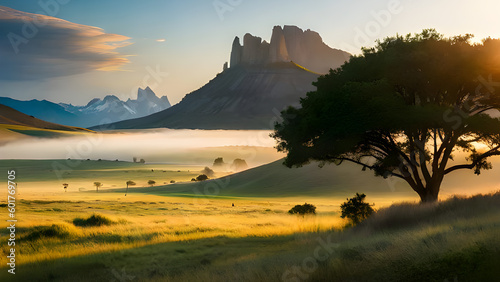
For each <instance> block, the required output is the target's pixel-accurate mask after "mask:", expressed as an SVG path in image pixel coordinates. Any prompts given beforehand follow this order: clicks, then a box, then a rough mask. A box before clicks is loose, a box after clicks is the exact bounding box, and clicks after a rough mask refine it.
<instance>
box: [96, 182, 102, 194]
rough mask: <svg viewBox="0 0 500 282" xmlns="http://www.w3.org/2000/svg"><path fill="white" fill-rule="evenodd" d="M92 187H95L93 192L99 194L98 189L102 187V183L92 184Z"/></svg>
mask: <svg viewBox="0 0 500 282" xmlns="http://www.w3.org/2000/svg"><path fill="white" fill-rule="evenodd" d="M94 186H95V191H96V192H97V193H99V188H101V187H102V183H101V182H94Z"/></svg>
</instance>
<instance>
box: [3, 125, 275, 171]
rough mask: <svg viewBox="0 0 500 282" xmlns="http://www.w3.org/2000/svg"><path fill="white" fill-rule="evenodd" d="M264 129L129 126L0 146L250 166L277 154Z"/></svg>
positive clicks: (26, 153) (45, 153)
mask: <svg viewBox="0 0 500 282" xmlns="http://www.w3.org/2000/svg"><path fill="white" fill-rule="evenodd" d="M270 133H271V131H269V130H172V129H154V130H132V131H119V132H118V131H115V132H104V133H96V134H84V135H78V136H75V137H64V138H56V139H41V138H30V139H25V140H19V141H16V142H11V143H8V144H6V145H4V146H0V158H2V159H67V158H71V159H93V160H95V159H103V160H115V159H118V160H120V161H132V159H133V157H136V158H137V159H138V160H139V159H144V160H145V161H146V162H147V163H179V164H204V165H209V164H210V163H213V160H214V159H215V158H217V157H223V158H224V161H225V162H232V161H233V160H234V159H235V158H242V159H245V160H246V161H247V163H248V164H249V165H250V166H256V165H260V164H263V163H268V162H272V161H274V160H277V159H279V158H282V157H283V156H284V155H283V154H280V153H277V152H276V149H274V148H273V147H274V146H275V144H276V143H275V140H274V139H272V138H271V137H269V134H270Z"/></svg>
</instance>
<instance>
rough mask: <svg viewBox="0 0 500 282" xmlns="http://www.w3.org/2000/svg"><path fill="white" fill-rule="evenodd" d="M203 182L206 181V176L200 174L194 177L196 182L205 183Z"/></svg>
mask: <svg viewBox="0 0 500 282" xmlns="http://www.w3.org/2000/svg"><path fill="white" fill-rule="evenodd" d="M205 180H208V176H206V175H205V174H200V175H198V176H197V177H196V181H205Z"/></svg>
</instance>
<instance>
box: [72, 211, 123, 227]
mask: <svg viewBox="0 0 500 282" xmlns="http://www.w3.org/2000/svg"><path fill="white" fill-rule="evenodd" d="M73 224H74V225H75V226H80V227H92V226H102V225H112V224H115V222H114V221H112V220H111V219H109V218H107V217H105V216H103V215H100V214H93V215H91V216H89V217H88V218H86V219H84V218H75V219H73Z"/></svg>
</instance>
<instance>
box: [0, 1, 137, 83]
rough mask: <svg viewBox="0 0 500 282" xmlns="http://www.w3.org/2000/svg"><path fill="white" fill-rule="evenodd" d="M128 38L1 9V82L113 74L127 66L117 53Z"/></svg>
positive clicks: (94, 28) (125, 58) (43, 16)
mask: <svg viewBox="0 0 500 282" xmlns="http://www.w3.org/2000/svg"><path fill="white" fill-rule="evenodd" d="M129 39H130V38H129V37H127V36H123V35H119V34H110V33H106V32H105V31H104V30H103V29H101V28H98V27H93V26H87V25H81V24H76V23H72V22H69V21H65V20H62V19H59V18H55V17H50V16H45V15H37V14H31V13H26V12H22V11H17V10H14V9H11V8H7V7H2V6H0V53H1V54H2V56H0V66H1V67H0V68H1V69H0V80H29V79H43V78H50V77H59V76H66V75H74V74H79V73H84V72H89V71H93V70H102V71H114V70H119V69H120V67H121V66H123V65H124V64H127V63H128V62H129V60H128V59H127V56H125V55H122V54H120V53H119V52H118V51H117V49H118V48H120V47H124V46H127V45H130V44H132V43H130V42H129V41H128V40H129Z"/></svg>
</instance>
